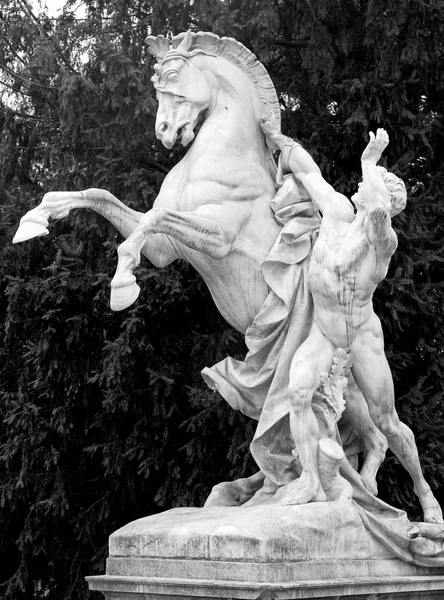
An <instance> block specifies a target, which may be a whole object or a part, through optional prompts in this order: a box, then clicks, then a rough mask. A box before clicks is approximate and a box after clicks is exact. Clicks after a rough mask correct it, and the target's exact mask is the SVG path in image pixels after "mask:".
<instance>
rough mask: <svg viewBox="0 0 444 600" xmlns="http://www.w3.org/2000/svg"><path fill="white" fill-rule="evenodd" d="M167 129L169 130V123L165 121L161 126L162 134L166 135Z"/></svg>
mask: <svg viewBox="0 0 444 600" xmlns="http://www.w3.org/2000/svg"><path fill="white" fill-rule="evenodd" d="M167 129H168V123H165V121H164V122H163V123H161V124H160V125H159V132H160V133H165V132H166V131H167Z"/></svg>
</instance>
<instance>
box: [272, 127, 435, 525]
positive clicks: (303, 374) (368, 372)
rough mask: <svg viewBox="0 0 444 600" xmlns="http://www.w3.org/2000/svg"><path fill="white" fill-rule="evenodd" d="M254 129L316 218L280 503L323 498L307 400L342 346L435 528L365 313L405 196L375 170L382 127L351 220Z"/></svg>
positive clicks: (302, 161)
mask: <svg viewBox="0 0 444 600" xmlns="http://www.w3.org/2000/svg"><path fill="white" fill-rule="evenodd" d="M270 123H271V124H270ZM263 129H264V131H265V133H266V134H267V135H268V136H269V137H270V138H271V139H272V140H273V142H275V143H277V144H278V145H279V146H280V149H281V150H282V151H283V152H284V156H285V157H286V158H287V163H288V166H289V168H290V169H291V170H292V171H293V172H294V174H295V175H296V177H297V179H298V180H299V181H300V182H301V183H302V185H303V186H304V187H305V189H306V190H307V191H308V193H309V194H310V196H311V198H312V200H313V202H314V204H315V206H317V208H318V210H320V211H321V212H322V215H323V216H322V225H321V228H320V232H319V237H318V238H317V240H316V242H315V244H314V249H313V253H312V257H311V261H310V269H309V275H308V279H309V286H310V290H311V293H312V295H313V300H314V317H313V324H312V327H311V330H310V333H309V335H308V337H307V339H306V340H305V341H304V342H303V344H302V345H301V346H300V347H299V348H298V350H297V351H296V354H295V356H294V358H293V362H292V364H291V367H290V381H289V401H290V404H291V416H290V424H291V432H292V435H293V438H294V442H295V447H296V448H297V451H298V454H299V457H300V460H301V463H302V466H303V471H302V474H301V476H300V477H299V478H298V479H297V480H296V481H294V482H292V483H291V484H289V486H288V487H287V489H286V490H285V492H284V494H282V500H281V501H282V502H284V503H288V504H305V503H306V502H313V501H316V502H320V501H325V499H326V495H325V492H324V490H323V488H322V486H321V482H320V477H319V471H318V460H317V454H318V449H317V446H318V439H319V425H318V421H317V418H316V416H315V414H314V412H313V409H312V407H311V403H312V398H313V394H314V393H315V391H316V390H317V388H318V387H319V383H320V377H321V373H322V372H323V371H325V370H327V369H328V368H329V367H330V365H331V363H332V359H333V357H334V355H335V352H336V351H337V349H338V348H344V349H346V350H347V353H349V355H350V360H351V372H352V374H353V377H354V379H355V381H356V383H357V384H358V386H359V388H360V389H361V390H362V391H363V393H364V397H365V399H366V402H367V404H368V406H369V410H370V415H371V417H372V420H373V422H374V423H375V424H376V425H377V426H378V427H379V429H380V430H381V431H382V432H383V434H384V435H385V436H386V438H387V440H388V444H389V448H390V449H391V450H392V451H393V453H394V454H395V456H397V458H398V459H399V461H400V462H401V464H402V465H403V466H404V467H405V469H406V470H407V471H408V472H409V473H410V475H411V477H412V479H413V482H414V489H415V492H416V494H417V496H418V498H419V500H420V503H421V506H422V508H423V511H424V521H426V522H431V523H433V522H436V523H442V522H443V520H442V511H441V508H440V506H439V504H438V503H437V501H436V499H435V497H434V496H433V494H432V491H431V489H430V486H429V485H428V484H427V482H426V481H425V479H424V476H423V474H422V470H421V466H420V463H419V457H418V452H417V449H416V444H415V439H414V437H413V433H412V432H411V430H410V429H409V428H408V427H407V426H406V425H405V424H403V423H401V422H400V420H399V417H398V415H397V412H396V410H395V404H394V392H393V381H392V376H391V372H390V367H389V365H388V363H387V359H386V358H385V354H384V341H383V333H382V327H381V323H380V321H379V319H378V317H377V316H376V314H375V313H374V311H373V306H372V296H373V292H374V290H375V288H376V286H377V284H378V283H380V281H382V279H384V277H385V276H386V274H387V270H388V266H389V262H390V259H391V257H392V255H393V254H394V252H395V250H396V247H397V237H396V234H395V232H394V230H393V229H392V228H391V217H392V216H395V215H396V214H398V213H399V212H401V210H403V208H404V207H405V205H406V199H407V192H406V189H405V186H404V183H403V182H402V180H400V179H399V178H397V177H396V176H395V175H393V174H390V173H387V171H386V170H385V169H384V168H382V167H378V166H377V163H378V161H379V159H380V158H381V155H382V152H383V150H384V149H385V148H386V146H387V145H388V141H389V140H388V135H387V133H386V132H385V131H384V130H383V129H378V131H377V133H376V136H375V135H374V134H373V133H370V142H369V144H368V145H367V147H366V149H365V150H364V152H363V154H362V157H361V162H362V175H363V181H362V183H361V184H360V185H359V189H358V192H357V193H356V194H355V195H354V196H353V197H352V201H353V203H354V205H355V207H356V214H355V212H354V210H353V207H352V204H351V203H350V202H349V201H348V199H347V198H345V197H344V196H342V195H341V194H339V193H337V192H335V191H334V190H333V189H331V190H330V191H329V192H328V191H327V193H326V189H325V185H324V182H323V180H322V178H321V175H320V172H319V169H318V167H317V166H316V165H315V164H314V162H313V160H312V159H311V157H309V156H308V155H307V153H306V152H305V151H304V150H303V149H302V148H301V147H300V145H298V144H293V145H290V146H289V145H288V138H285V137H284V136H282V134H280V132H279V130H278V128H277V127H276V126H275V128H274V129H273V125H272V119H270V120H269V123H267V122H264V124H263ZM319 182H320V183H319Z"/></svg>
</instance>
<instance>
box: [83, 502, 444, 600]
mask: <svg viewBox="0 0 444 600" xmlns="http://www.w3.org/2000/svg"><path fill="white" fill-rule="evenodd" d="M88 582H89V586H90V589H92V590H100V591H101V592H102V593H103V594H104V595H105V597H106V599H107V600H179V599H180V600H197V599H199V598H200V599H205V600H216V599H221V598H225V599H233V600H234V599H239V600H241V599H242V600H247V599H251V600H253V599H254V600H278V599H279V600H290V599H291V600H293V599H296V598H301V599H302V598H307V599H308V598H311V599H312V600H315V599H316V600H320V599H321V598H331V599H333V598H335V599H339V598H347V599H352V598H354V599H358V598H359V599H366V600H379V599H382V598H385V599H387V600H392V599H395V598H403V599H418V600H430V599H432V598H433V599H434V600H437V599H438V598H444V568H439V569H437V568H431V567H418V566H415V565H413V564H409V563H408V562H405V561H402V560H399V559H398V558H395V557H394V555H393V553H392V552H391V551H390V550H389V549H388V548H387V547H386V546H385V545H384V544H383V543H381V542H380V541H378V540H377V539H376V538H374V537H373V536H372V535H370V534H369V533H368V531H367V530H366V529H365V527H364V526H363V524H362V522H361V520H360V518H359V514H358V513H357V511H356V510H355V509H354V508H353V505H341V504H340V503H338V504H337V503H335V502H329V503H319V504H309V505H304V506H252V507H248V506H246V507H233V508H231V507H230V508H225V507H224V508H221V507H214V508H205V509H198V508H180V509H174V510H171V511H167V512H165V513H162V514H160V515H155V516H151V517H146V518H144V519H139V520H137V521H134V522H133V523H129V524H128V525H126V526H125V527H122V529H119V530H118V531H116V532H115V533H113V534H112V535H111V537H110V556H109V559H108V561H107V569H106V575H104V576H99V577H89V578H88Z"/></svg>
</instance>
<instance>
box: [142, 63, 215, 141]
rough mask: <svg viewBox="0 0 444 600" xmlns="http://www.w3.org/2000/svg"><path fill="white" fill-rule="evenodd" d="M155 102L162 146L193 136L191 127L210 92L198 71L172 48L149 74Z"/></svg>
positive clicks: (202, 110) (157, 132) (209, 99)
mask: <svg viewBox="0 0 444 600" xmlns="http://www.w3.org/2000/svg"><path fill="white" fill-rule="evenodd" d="M153 80H154V86H155V88H156V96H157V100H158V102H159V108H158V110H157V118H156V127H155V131H156V136H157V138H158V139H159V140H161V142H162V143H163V145H164V146H165V147H166V148H171V147H172V146H173V145H174V143H175V142H176V141H180V142H181V143H182V145H183V146H187V145H188V144H189V143H190V142H192V141H193V139H194V128H195V126H196V124H197V123H198V121H199V119H200V116H201V114H202V113H203V112H204V111H205V110H206V109H207V108H208V107H209V106H210V104H211V99H212V93H211V88H210V85H209V83H208V81H207V79H206V78H205V76H204V75H203V73H202V71H201V70H200V69H198V68H197V67H195V66H194V65H193V64H192V63H191V62H190V61H189V60H188V59H187V58H185V57H183V56H180V55H179V54H177V53H176V52H173V53H171V54H169V55H167V56H166V57H165V58H164V60H163V61H162V63H161V64H160V65H159V64H157V65H156V75H155V76H154V77H153Z"/></svg>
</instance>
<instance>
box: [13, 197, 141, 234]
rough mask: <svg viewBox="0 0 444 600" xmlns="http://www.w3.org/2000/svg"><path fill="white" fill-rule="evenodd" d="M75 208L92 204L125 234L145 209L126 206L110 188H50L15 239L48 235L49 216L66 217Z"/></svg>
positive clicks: (89, 206)
mask: <svg viewBox="0 0 444 600" xmlns="http://www.w3.org/2000/svg"><path fill="white" fill-rule="evenodd" d="M74 208H91V209H92V210H94V211H95V212H97V213H99V214H101V215H102V216H104V217H105V218H106V219H107V220H108V221H110V222H111V223H112V224H113V225H114V226H115V227H116V228H117V229H118V230H119V231H120V233H122V235H123V236H125V237H128V236H129V235H130V234H131V233H132V232H133V231H134V229H135V228H136V227H137V225H138V224H139V222H140V219H141V218H142V216H143V214H144V213H141V212H137V211H135V210H132V209H131V208H128V207H127V206H125V205H124V204H123V203H122V202H120V200H118V199H117V198H116V197H115V196H113V195H112V194H110V192H108V191H106V190H100V189H95V188H91V189H88V190H84V191H82V192H49V193H48V194H45V195H44V196H43V199H42V201H41V203H40V204H39V206H37V207H36V208H33V209H32V210H30V211H29V212H27V213H26V215H24V216H23V217H22V218H21V219H20V225H19V228H18V230H17V233H16V234H15V236H14V239H13V242H14V243H18V242H24V241H26V240H30V239H32V238H34V237H39V236H43V235H48V233H49V231H48V224H49V223H48V222H49V219H62V218H63V217H66V216H67V215H68V213H69V212H70V211H71V210H72V209H74Z"/></svg>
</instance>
